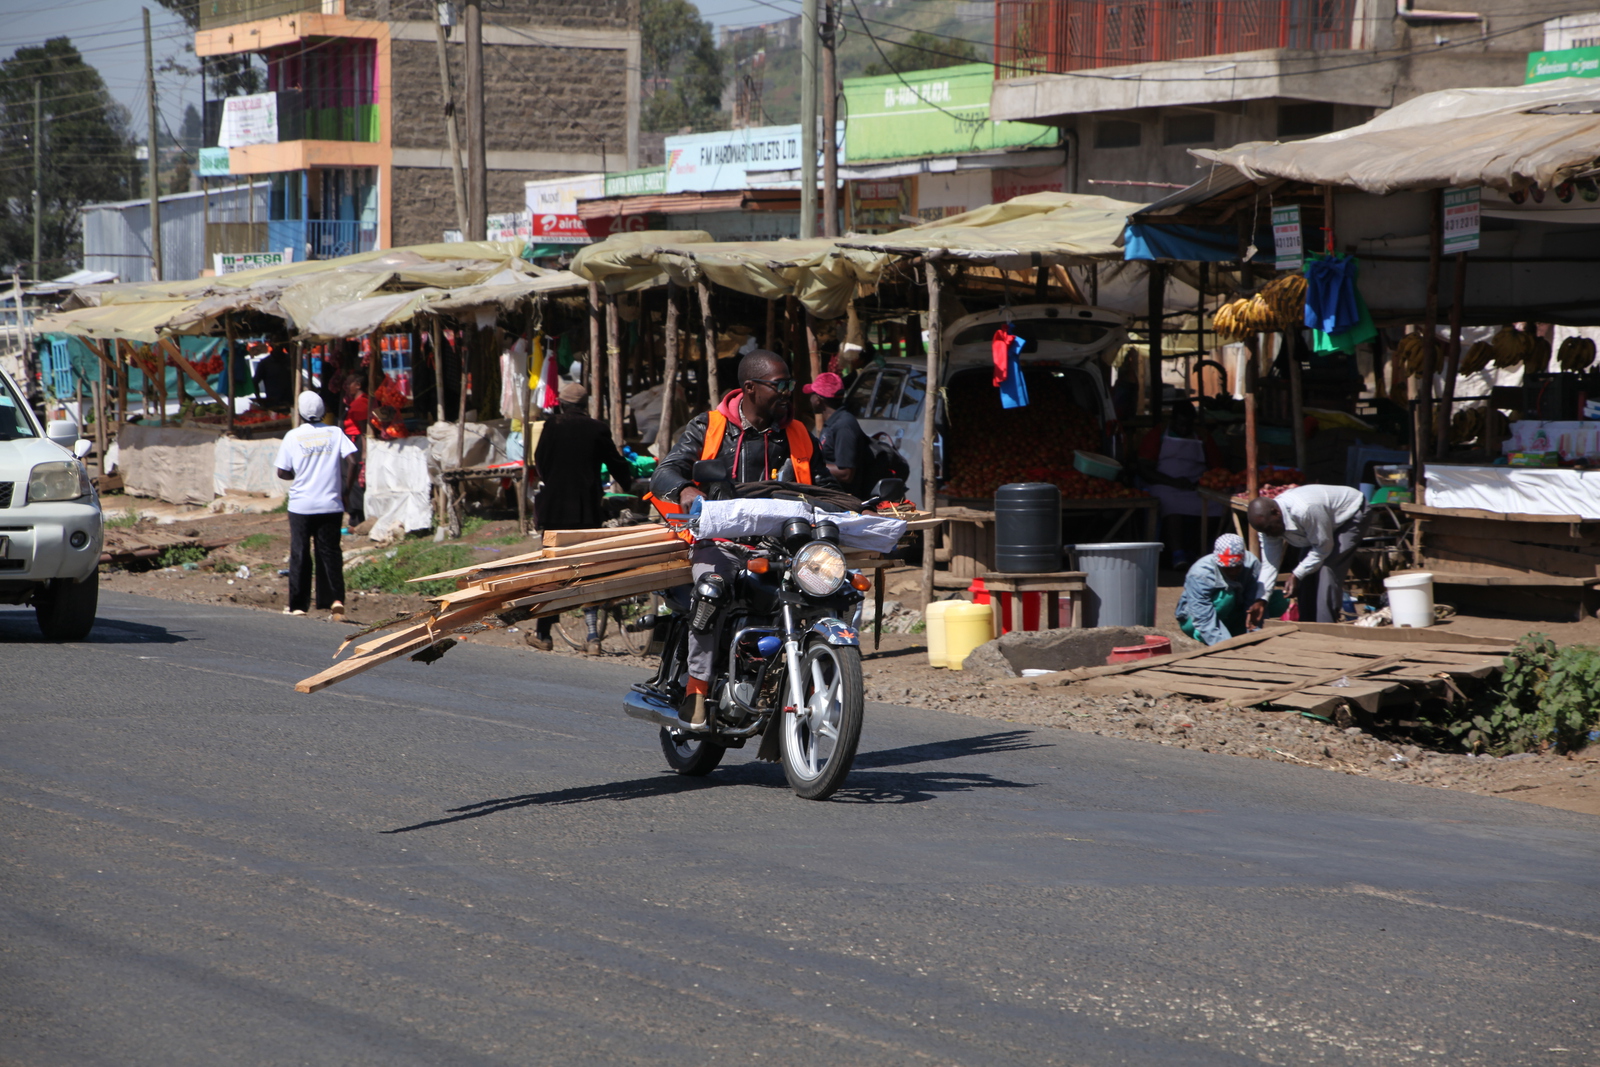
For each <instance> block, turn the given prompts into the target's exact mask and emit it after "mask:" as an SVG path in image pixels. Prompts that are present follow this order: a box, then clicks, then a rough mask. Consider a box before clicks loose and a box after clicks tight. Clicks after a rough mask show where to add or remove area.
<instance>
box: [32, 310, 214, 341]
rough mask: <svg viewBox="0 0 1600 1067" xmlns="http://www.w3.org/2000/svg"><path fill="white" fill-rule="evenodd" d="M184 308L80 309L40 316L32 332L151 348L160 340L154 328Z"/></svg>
mask: <svg viewBox="0 0 1600 1067" xmlns="http://www.w3.org/2000/svg"><path fill="white" fill-rule="evenodd" d="M187 306H188V305H187V304H185V303H183V302H181V301H171V300H156V301H149V302H147V303H142V304H116V305H111V306H107V307H90V308H79V309H78V310H77V311H62V312H58V313H56V314H54V315H43V316H40V317H39V318H36V319H34V320H33V328H34V331H35V332H37V333H64V334H69V335H71V336H74V337H90V338H95V339H98V340H107V339H109V340H113V341H136V342H139V343H141V344H153V343H154V342H155V341H157V340H159V339H160V334H158V333H157V331H156V327H157V326H159V325H160V324H161V323H162V322H163V321H165V320H166V319H169V318H171V317H172V316H173V315H174V314H176V313H177V312H179V311H181V310H182V309H184V308H185V307H187Z"/></svg>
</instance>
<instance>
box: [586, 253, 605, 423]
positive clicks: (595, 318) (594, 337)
mask: <svg viewBox="0 0 1600 1067" xmlns="http://www.w3.org/2000/svg"><path fill="white" fill-rule="evenodd" d="M604 336H605V323H604V321H603V319H602V315H601V312H600V283H599V282H590V283H589V381H588V382H587V383H585V384H587V385H588V386H589V417H590V418H591V419H598V418H599V417H600V412H601V396H600V390H601V388H602V386H603V385H604V383H605V380H606V373H605V367H606V357H605V351H606V350H605V348H604V347H603V339H604Z"/></svg>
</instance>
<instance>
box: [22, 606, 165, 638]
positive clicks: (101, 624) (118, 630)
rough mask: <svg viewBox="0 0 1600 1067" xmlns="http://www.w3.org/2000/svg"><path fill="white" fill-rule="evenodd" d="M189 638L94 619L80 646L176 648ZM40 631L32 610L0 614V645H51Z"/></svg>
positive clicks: (156, 628)
mask: <svg viewBox="0 0 1600 1067" xmlns="http://www.w3.org/2000/svg"><path fill="white" fill-rule="evenodd" d="M187 640H189V638H187V637H184V636H183V635H181V634H176V633H173V632H172V631H171V630H168V629H167V628H166V627H164V626H150V625H148V624H146V623H142V622H124V621H123V620H121V619H96V620H95V622H94V629H93V630H90V631H89V636H88V637H87V638H85V639H84V640H83V641H82V642H81V643H82V644H86V645H148V644H156V645H176V644H179V643H181V642H184V641H187ZM56 643H57V642H54V641H47V640H46V639H45V636H44V635H43V634H41V633H40V632H39V626H38V623H37V622H36V621H35V619H34V615H33V611H32V610H25V611H0V644H18V645H51V644H56Z"/></svg>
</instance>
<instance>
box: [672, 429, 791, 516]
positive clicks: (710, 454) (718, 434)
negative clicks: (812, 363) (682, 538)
mask: <svg viewBox="0 0 1600 1067" xmlns="http://www.w3.org/2000/svg"><path fill="white" fill-rule="evenodd" d="M727 432H728V416H726V415H724V414H723V413H722V412H720V411H713V412H711V414H710V416H709V417H708V418H707V419H706V439H705V444H703V445H702V446H701V447H700V458H701V459H716V458H717V453H718V452H720V451H722V439H723V437H725V436H726V435H727ZM784 436H786V437H787V438H788V439H789V458H790V459H791V460H793V461H794V479H795V481H797V482H799V483H800V484H801V485H810V484H812V483H811V455H812V449H811V434H810V433H809V432H808V431H807V430H806V428H805V427H804V426H803V425H801V423H800V420H799V419H790V420H789V422H788V424H787V425H786V426H785V427H784ZM645 499H646V500H648V501H650V504H651V506H652V507H654V508H655V509H656V510H657V511H658V512H660V513H661V514H662V515H681V514H683V508H682V507H681V506H679V505H678V504H675V503H673V502H672V501H670V500H662V499H661V498H660V497H658V496H656V495H655V494H653V493H652V494H648V495H646V497H645Z"/></svg>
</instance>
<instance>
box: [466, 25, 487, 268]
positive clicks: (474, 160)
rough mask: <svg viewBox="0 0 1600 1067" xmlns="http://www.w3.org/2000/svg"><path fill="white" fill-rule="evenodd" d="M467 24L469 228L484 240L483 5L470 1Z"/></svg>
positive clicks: (469, 237) (476, 238) (473, 238)
mask: <svg viewBox="0 0 1600 1067" xmlns="http://www.w3.org/2000/svg"><path fill="white" fill-rule="evenodd" d="M466 7H467V11H466V26H467V231H466V233H464V234H463V235H462V236H464V237H465V238H466V239H467V240H469V241H481V240H483V239H484V236H485V234H486V232H487V227H488V222H489V169H488V160H487V158H486V155H485V150H484V143H483V139H484V120H483V111H484V108H483V6H482V2H481V0H466Z"/></svg>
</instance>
